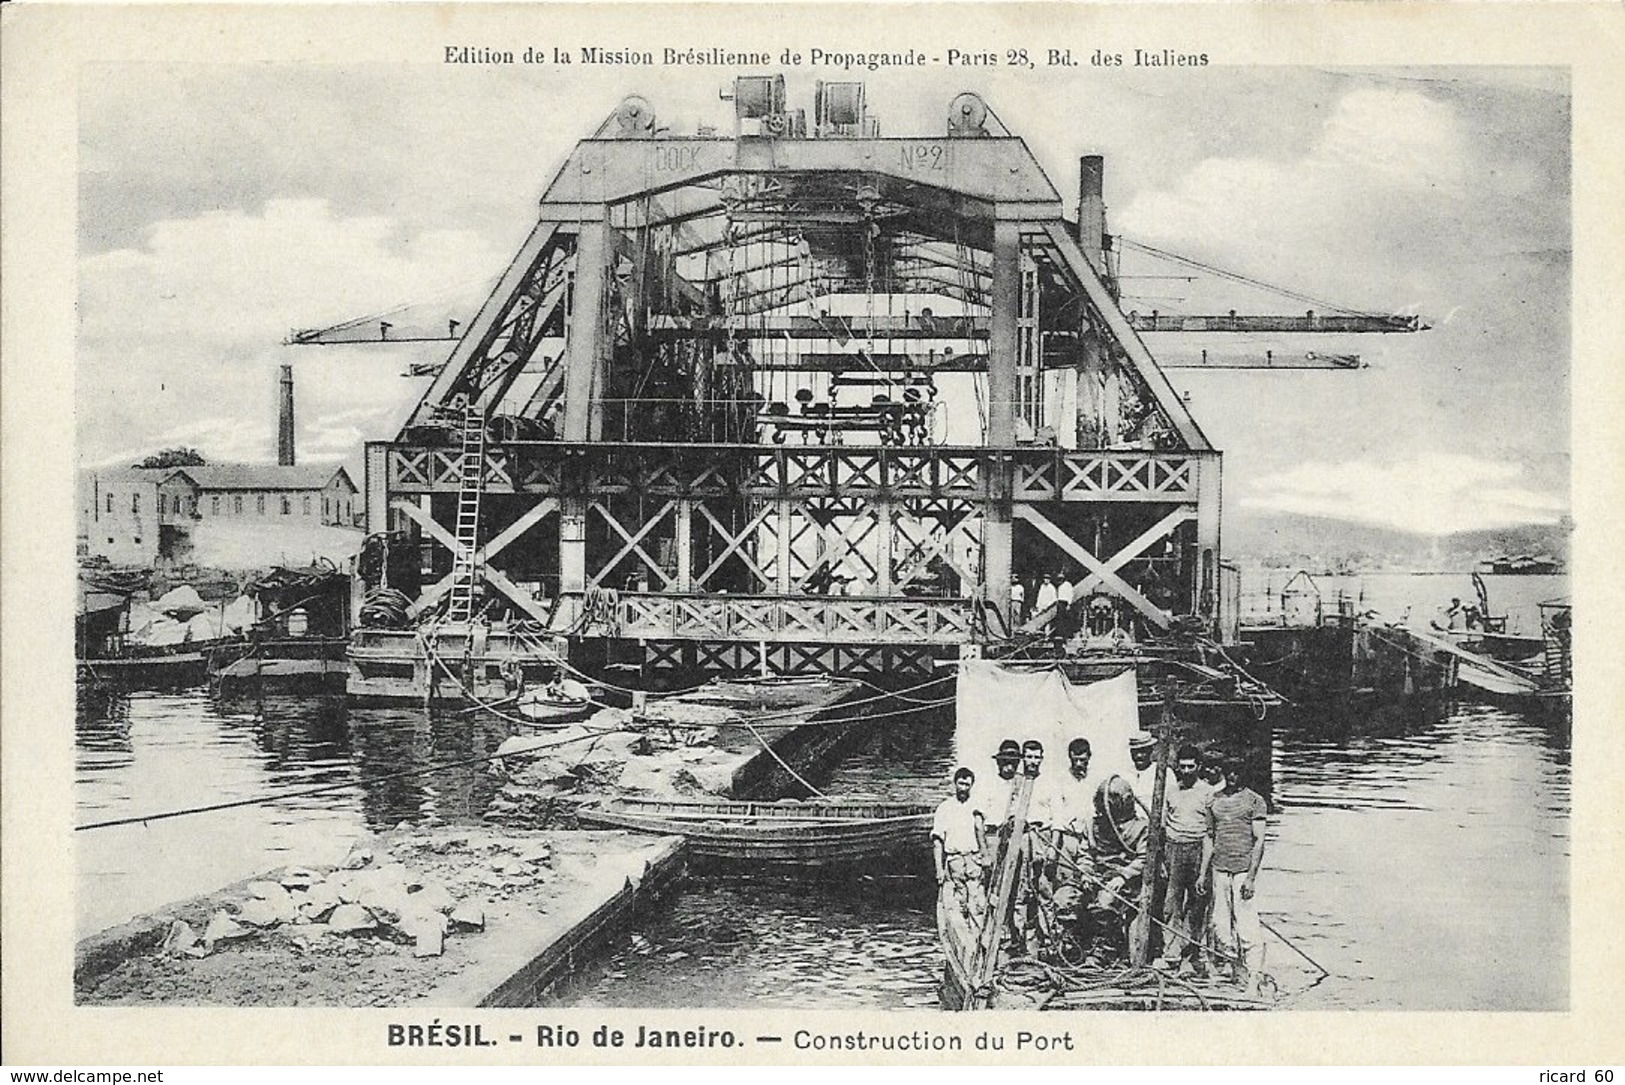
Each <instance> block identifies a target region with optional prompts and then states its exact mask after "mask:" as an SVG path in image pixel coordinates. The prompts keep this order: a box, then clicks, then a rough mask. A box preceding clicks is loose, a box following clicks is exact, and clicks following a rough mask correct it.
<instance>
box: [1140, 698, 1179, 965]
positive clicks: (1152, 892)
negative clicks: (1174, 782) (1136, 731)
mask: <svg viewBox="0 0 1625 1085" xmlns="http://www.w3.org/2000/svg"><path fill="white" fill-rule="evenodd" d="M1157 732H1158V733H1157V777H1156V783H1155V785H1153V787H1152V789H1151V827H1150V829H1149V830H1148V832H1147V833H1146V841H1145V872H1144V873H1143V874H1142V875H1141V876H1140V915H1139V918H1138V919H1137V920H1136V921H1135V922H1136V923H1137V925H1138V926H1139V928H1140V936H1139V938H1138V940H1135V939H1133V938H1132V937H1131V939H1130V941H1131V943H1132V951H1133V956H1134V963H1135V964H1138V965H1146V964H1150V963H1151V920H1152V917H1153V916H1154V915H1155V914H1156V905H1157V895H1158V894H1157V882H1158V876H1159V874H1160V872H1161V870H1162V843H1163V841H1162V799H1163V791H1164V790H1165V789H1166V787H1167V783H1168V762H1169V754H1170V752H1171V751H1172V749H1173V738H1174V687H1173V681H1172V679H1169V684H1168V685H1167V686H1165V687H1164V688H1163V691H1162V717H1161V719H1159V720H1158V721H1157Z"/></svg>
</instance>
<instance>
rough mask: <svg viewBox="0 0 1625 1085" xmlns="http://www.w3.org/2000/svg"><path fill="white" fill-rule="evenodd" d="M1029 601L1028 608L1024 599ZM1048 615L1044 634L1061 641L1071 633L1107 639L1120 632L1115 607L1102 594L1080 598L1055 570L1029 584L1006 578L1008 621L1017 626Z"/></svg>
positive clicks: (1072, 585)
mask: <svg viewBox="0 0 1625 1085" xmlns="http://www.w3.org/2000/svg"><path fill="white" fill-rule="evenodd" d="M1029 599H1030V600H1031V601H1032V605H1031V607H1029V606H1028V600H1029ZM1046 612H1047V613H1048V614H1049V618H1048V622H1047V624H1046V627H1045V628H1046V631H1047V632H1048V633H1050V634H1051V635H1052V636H1056V637H1060V638H1061V639H1063V640H1065V639H1066V638H1068V637H1071V636H1073V635H1075V634H1082V635H1084V636H1093V637H1099V636H1109V635H1110V634H1112V633H1113V632H1121V630H1120V629H1119V625H1118V621H1117V604H1116V602H1115V601H1114V600H1113V599H1112V597H1111V596H1110V595H1108V594H1106V593H1105V592H1103V591H1096V592H1093V593H1091V594H1089V595H1086V596H1080V594H1079V591H1078V586H1077V585H1074V584H1073V582H1072V580H1071V578H1070V577H1068V576H1067V574H1066V573H1065V572H1064V571H1062V570H1060V569H1057V570H1055V571H1054V572H1052V573H1050V574H1049V575H1048V576H1041V577H1039V578H1038V579H1037V580H1036V581H1035V582H1034V583H1032V584H1031V585H1029V584H1028V583H1027V582H1025V581H1023V580H1022V579H1021V578H1020V577H1019V576H1012V577H1011V578H1010V622H1011V624H1012V625H1014V626H1020V625H1023V624H1025V623H1026V622H1027V620H1028V619H1029V618H1034V617H1038V616H1040V615H1043V614H1045V613H1046Z"/></svg>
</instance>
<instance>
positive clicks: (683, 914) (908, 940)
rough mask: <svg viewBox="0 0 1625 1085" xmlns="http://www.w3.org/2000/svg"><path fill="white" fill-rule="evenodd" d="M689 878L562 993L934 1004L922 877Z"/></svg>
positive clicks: (733, 1003)
mask: <svg viewBox="0 0 1625 1085" xmlns="http://www.w3.org/2000/svg"><path fill="white" fill-rule="evenodd" d="M898 884H899V883H886V884H882V883H864V882H862V881H859V882H850V881H847V882H842V881H821V880H807V879H796V880H768V881H762V880H759V879H751V880H746V879H742V878H735V879H720V878H711V879H699V880H696V881H695V882H694V883H693V884H691V885H689V886H687V887H685V888H684V890H683V891H682V893H681V894H680V895H679V896H677V897H675V898H674V899H672V900H671V901H670V902H669V903H668V904H667V905H666V906H663V907H662V908H661V909H659V910H658V914H656V915H654V916H651V917H650V921H649V922H646V923H645V924H643V925H641V926H640V927H639V928H638V929H637V930H636V931H635V932H633V933H632V934H629V935H627V936H625V937H622V938H620V939H618V940H617V942H616V944H615V946H614V949H613V951H612V952H611V954H610V956H609V958H608V959H607V960H606V961H604V962H603V964H602V966H601V967H599V968H597V969H595V970H594V972H593V973H590V974H588V975H587V976H586V977H585V978H584V979H583V980H581V981H578V982H577V983H576V985H575V987H574V988H573V989H571V990H569V991H566V992H564V998H565V1000H566V1001H569V1002H571V1003H572V1004H574V1005H578V1006H644V1007H647V1006H664V1005H683V1006H706V1007H717V1008H731V1007H747V1006H748V1007H752V1008H792V1007H798V1006H816V1007H818V1008H820V1009H864V1008H874V1009H888V1008H899V1007H934V1006H936V1005H937V982H938V980H939V979H940V976H941V969H942V958H941V956H940V951H939V949H938V947H937V938H936V927H935V919H934V915H935V911H934V908H935V904H934V897H933V895H932V893H931V887H930V885H929V882H922V881H919V880H915V881H913V882H910V883H906V884H905V885H904V888H902V889H901V890H899V889H898V887H897V886H898Z"/></svg>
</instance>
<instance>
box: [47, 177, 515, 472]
mask: <svg viewBox="0 0 1625 1085" xmlns="http://www.w3.org/2000/svg"><path fill="white" fill-rule="evenodd" d="M509 259H511V254H510V253H507V252H505V251H501V250H499V249H498V248H496V247H495V246H493V245H491V244H490V243H488V242H487V241H486V240H485V239H484V238H482V237H480V236H479V235H477V234H474V233H472V232H468V231H458V230H440V231H429V232H423V233H420V234H417V235H412V236H408V235H406V234H405V233H404V232H403V231H402V230H401V229H400V228H399V227H398V225H397V224H396V223H395V222H394V221H393V220H391V219H389V218H387V217H382V216H366V217H344V216H340V215H338V214H335V213H334V212H333V210H332V208H331V207H330V206H329V205H328V204H327V203H326V202H325V201H322V200H272V201H270V202H268V203H267V204H266V205H265V206H264V208H263V209H261V210H260V211H259V212H258V213H249V212H244V211H229V212H211V213H208V214H204V215H200V216H197V217H194V218H187V219H175V220H169V221H164V222H160V223H158V224H156V225H155V226H153V227H152V228H151V229H150V230H149V231H148V234H147V241H146V244H145V246H144V247H142V248H140V249H120V250H117V251H113V252H108V253H102V254H98V255H93V256H88V257H85V258H84V259H82V260H81V261H80V337H79V348H78V389H79V407H80V417H81V419H83V420H84V425H83V428H82V430H81V434H80V440H81V444H82V446H83V447H82V448H81V458H82V459H84V460H86V461H87V462H94V461H98V460H100V459H101V458H103V457H104V456H106V455H108V454H109V453H110V452H112V451H115V450H118V449H123V448H129V447H138V448H159V447H166V446H168V445H175V444H191V445H195V446H196V447H198V448H199V449H200V450H201V451H202V452H203V453H204V454H205V455H207V456H208V457H210V458H211V459H217V460H230V459H244V460H264V459H268V458H269V457H270V456H271V455H272V454H273V453H274V447H275V425H274V421H275V417H276V380H277V372H278V368H279V366H280V365H282V364H284V363H289V362H292V363H294V366H295V383H296V396H297V399H298V418H299V434H298V437H299V441H300V443H301V446H303V445H304V444H305V443H306V442H309V443H310V450H311V452H312V453H313V454H317V455H324V454H325V455H327V456H332V455H335V454H338V453H339V447H338V442H340V441H341V440H342V441H345V442H348V447H347V448H346V449H345V450H344V451H345V452H347V453H354V452H358V451H359V443H360V440H362V439H364V438H377V437H387V436H389V435H390V434H388V433H385V432H384V431H383V426H382V422H383V420H386V419H388V418H389V417H390V416H391V415H392V413H394V412H396V411H397V410H398V408H399V406H400V401H402V400H405V399H413V398H415V396H416V393H417V391H418V390H419V388H418V386H417V385H416V384H413V383H410V382H407V381H404V380H401V379H399V377H398V376H397V374H399V373H400V371H401V370H402V369H403V368H404V362H405V360H413V361H419V360H425V359H427V358H432V357H435V356H436V355H439V356H443V355H444V353H445V348H446V344H427V345H423V346H401V347H389V348H377V347H322V348H316V347H297V348H296V347H287V346H284V345H282V340H283V338H284V337H285V336H286V335H287V334H288V332H289V331H290V330H291V329H292V328H295V327H319V326H322V325H323V324H327V323H333V322H336V321H339V320H342V319H347V318H353V317H356V316H358V315H360V314H365V313H369V312H383V311H386V310H389V309H392V308H394V307H396V306H399V305H402V304H406V303H412V302H418V301H422V300H424V299H427V298H433V297H444V296H446V294H447V284H448V283H469V284H476V285H475V289H476V291H477V284H479V283H480V282H482V281H488V280H489V279H490V278H491V277H492V276H493V275H494V274H496V273H497V272H499V271H500V270H501V269H502V268H503V267H504V266H506V264H507V262H508V260H509ZM458 311H459V312H461V310H458ZM465 319H466V315H465ZM201 411H207V412H208V417H207V418H206V419H203V420H199V419H198V417H197V415H198V414H199V413H200V412H201ZM311 420H314V421H311ZM375 426H376V427H377V428H375Z"/></svg>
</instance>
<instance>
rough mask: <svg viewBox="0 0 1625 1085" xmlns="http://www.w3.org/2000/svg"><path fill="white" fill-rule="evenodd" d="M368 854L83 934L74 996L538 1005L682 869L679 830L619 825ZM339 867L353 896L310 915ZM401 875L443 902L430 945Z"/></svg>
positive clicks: (487, 836) (246, 1002) (377, 848)
mask: <svg viewBox="0 0 1625 1085" xmlns="http://www.w3.org/2000/svg"><path fill="white" fill-rule="evenodd" d="M368 850H370V852H371V859H370V861H369V862H368V863H367V864H366V865H364V866H358V867H357V868H356V869H355V870H350V871H320V870H300V869H297V868H288V869H285V870H281V871H276V872H273V873H270V874H267V875H266V876H265V877H263V878H259V879H254V880H251V881H248V882H241V883H238V884H236V885H233V886H229V887H227V888H225V889H222V890H220V891H218V892H216V893H212V894H209V895H208V896H205V897H199V898H196V899H194V900H191V901H187V902H185V903H183V904H179V905H175V906H172V907H170V908H167V909H164V910H162V911H160V912H157V913H154V914H152V915H148V916H142V917H139V918H137V919H135V920H132V921H131V922H130V923H127V924H124V925H123V926H120V927H116V928H114V929H112V930H109V931H104V932H102V933H101V934H97V935H93V936H92V937H89V938H86V939H85V940H84V941H82V942H80V943H79V946H78V948H77V951H76V953H75V962H74V990H75V998H76V1001H78V1002H79V1003H81V1004H94V1005H170V1006H177V1005H179V1006H304V1005H316V1006H405V1005H418V1006H522V1005H534V1004H537V1003H538V1002H541V1001H543V1000H545V998H546V997H547V993H548V991H549V990H550V989H551V988H552V987H553V986H554V985H555V984H557V983H558V982H559V981H560V980H562V979H564V978H565V977H566V976H568V975H569V974H570V972H571V971H572V970H573V969H574V968H575V967H576V966H577V965H578V964H579V963H581V962H582V961H583V960H585V959H588V958H590V957H592V956H595V955H596V954H597V952H598V950H599V948H600V944H601V943H602V942H603V941H604V940H605V939H607V938H608V937H610V936H612V935H613V934H614V933H615V932H616V931H617V930H618V929H619V928H620V926H621V925H622V924H623V923H624V922H626V920H627V919H628V918H629V917H630V916H631V915H632V914H633V912H634V911H635V910H636V909H638V908H640V907H642V906H644V905H646V904H647V903H648V902H649V901H651V900H653V899H654V898H656V897H658V896H659V895H660V894H661V893H663V892H665V891H666V890H667V889H668V888H670V887H671V886H672V885H673V884H674V883H675V882H676V881H677V879H679V878H680V877H681V875H682V871H683V868H684V855H683V844H682V841H681V840H680V839H679V838H676V837H650V836H638V835H633V834H627V833H617V832H569V833H566V832H519V833H515V832H499V831H493V830H487V829H462V828H443V829H436V830H434V831H432V832H427V833H418V832H414V833H396V834H390V835H389V836H387V837H383V838H380V839H379V840H378V841H377V842H376V843H375V844H374V845H373V846H372V847H371V848H370V849H368ZM352 854H353V855H356V854H358V853H352ZM369 871H370V872H372V873H371V874H369V873H368V872H369ZM312 875H314V876H315V877H316V878H317V880H316V881H311V880H310V879H311V876H312ZM335 875H339V876H340V880H341V881H343V882H345V883H347V884H349V885H350V886H351V887H352V888H351V889H348V890H345V891H344V892H343V894H342V895H344V896H353V897H355V898H356V899H354V900H351V901H341V902H339V903H337V904H336V905H333V906H331V907H329V906H327V905H325V904H323V905H318V906H317V907H315V908H311V907H310V904H311V902H312V900H314V899H315V898H317V897H319V896H321V895H322V890H321V888H320V887H321V886H322V885H325V884H331V883H332V881H333V880H334V877H335ZM397 877H399V878H400V879H401V880H403V881H404V882H406V883H407V884H408V885H411V884H412V883H416V885H417V888H416V889H413V890H412V891H410V892H408V893H407V894H406V896H405V898H404V899H405V900H406V901H410V900H411V898H412V897H414V896H418V895H420V894H425V893H427V894H431V895H433V896H434V897H436V898H438V899H437V900H436V901H434V902H432V903H434V904H438V905H439V906H440V907H442V908H444V909H445V910H444V911H442V912H440V913H439V914H441V915H444V916H445V917H446V923H445V926H446V927H448V928H449V929H448V930H447V931H446V932H445V933H444V934H443V935H442V936H441V938H440V939H439V945H438V950H439V951H438V952H437V953H430V952H428V950H430V949H433V948H435V946H434V943H435V941H436V939H435V938H434V937H433V936H430V937H428V938H427V939H425V938H424V937H423V935H422V932H421V930H420V931H419V932H418V934H417V935H416V936H414V935H413V933H412V931H411V929H410V928H411V927H412V926H413V924H414V922H415V921H414V920H412V919H411V918H410V917H411V915H412V910H411V908H410V906H409V905H405V904H403V903H402V902H401V900H400V899H399V898H397V899H396V900H393V901H391V900H390V899H389V898H390V897H391V895H392V893H393V890H392V888H391V886H390V884H389V883H391V882H392V881H393V880H395V879H396V878H397ZM284 882H288V883H291V884H293V885H295V886H298V885H300V884H304V885H305V886H306V888H303V889H300V888H294V889H292V890H286V889H283V883H284ZM278 889H283V891H284V892H285V893H286V896H287V897H288V898H289V899H287V900H283V899H280V898H278V897H277V896H276V891H277V890H278ZM442 893H443V894H445V896H444V897H442V896H441V894H442ZM447 898H449V901H448V899H447ZM290 906H291V907H290ZM340 909H345V911H342V912H341V911H340ZM317 914H320V915H322V916H323V918H322V919H319V920H318V919H312V918H311V916H312V915H317ZM221 915H225V916H226V917H227V921H222V920H221V919H220V918H219V917H220V916H221ZM183 924H184V928H183V927H182V925H183ZM211 930H212V931H214V932H215V935H216V936H215V937H213V938H208V937H205V935H207V934H208V932H210V931H211ZM188 932H189V934H190V935H191V936H192V937H196V938H198V939H199V940H198V941H191V940H190V939H189V937H188ZM425 941H427V943H428V944H427V946H426V945H425Z"/></svg>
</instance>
